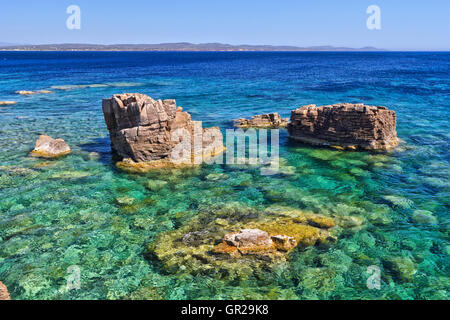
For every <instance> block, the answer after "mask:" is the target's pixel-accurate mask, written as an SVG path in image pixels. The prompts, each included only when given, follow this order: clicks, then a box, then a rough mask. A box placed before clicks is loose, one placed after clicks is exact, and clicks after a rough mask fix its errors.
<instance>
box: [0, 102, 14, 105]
mask: <svg viewBox="0 0 450 320" xmlns="http://www.w3.org/2000/svg"><path fill="white" fill-rule="evenodd" d="M16 103H17V101H0V105H9V104H16Z"/></svg>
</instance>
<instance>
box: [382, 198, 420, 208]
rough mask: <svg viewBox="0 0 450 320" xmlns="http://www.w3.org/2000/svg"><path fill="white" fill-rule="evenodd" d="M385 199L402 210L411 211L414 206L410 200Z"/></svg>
mask: <svg viewBox="0 0 450 320" xmlns="http://www.w3.org/2000/svg"><path fill="white" fill-rule="evenodd" d="M383 199H384V200H386V201H388V202H389V203H390V204H391V205H392V206H393V207H397V208H400V209H409V208H411V207H412V206H413V205H414V202H412V201H411V200H409V199H406V198H403V197H400V196H390V195H388V196H383Z"/></svg>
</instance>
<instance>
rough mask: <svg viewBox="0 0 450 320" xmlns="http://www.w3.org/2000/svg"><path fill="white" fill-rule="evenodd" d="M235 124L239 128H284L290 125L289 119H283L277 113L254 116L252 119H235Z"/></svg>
mask: <svg viewBox="0 0 450 320" xmlns="http://www.w3.org/2000/svg"><path fill="white" fill-rule="evenodd" d="M233 122H234V125H235V126H236V127H239V128H284V127H286V126H287V125H288V123H289V119H287V118H281V116H280V115H279V114H278V113H277V112H275V113H267V114H260V115H256V116H252V117H251V118H250V119H245V118H240V119H235V120H233Z"/></svg>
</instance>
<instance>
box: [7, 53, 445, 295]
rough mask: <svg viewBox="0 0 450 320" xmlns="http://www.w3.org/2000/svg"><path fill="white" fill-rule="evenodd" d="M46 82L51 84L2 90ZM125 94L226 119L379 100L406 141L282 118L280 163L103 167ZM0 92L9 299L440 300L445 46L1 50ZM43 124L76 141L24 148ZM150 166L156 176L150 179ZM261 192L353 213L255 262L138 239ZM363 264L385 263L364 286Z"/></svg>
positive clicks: (263, 200)
mask: <svg viewBox="0 0 450 320" xmlns="http://www.w3.org/2000/svg"><path fill="white" fill-rule="evenodd" d="M44 89H45V90H51V91H52V93H48V94H35V95H30V96H23V95H18V94H16V93H15V92H16V91H17V90H44ZM122 92H140V93H144V94H147V95H149V96H151V97H153V98H155V99H158V98H161V99H167V98H174V99H176V100H177V104H178V105H181V106H182V107H183V108H184V110H185V111H188V112H189V113H191V115H192V117H193V119H195V120H201V121H203V122H204V126H210V125H218V126H220V127H221V128H222V129H226V128H231V124H230V120H231V119H235V118H239V117H249V116H251V115H255V114H261V113H266V112H274V111H277V112H279V113H280V114H281V115H282V116H284V117H288V116H289V114H290V110H292V109H294V108H296V107H298V106H300V105H305V104H311V103H314V104H317V105H322V104H332V103H337V102H352V103H357V102H362V103H366V104H370V105H384V106H387V107H388V108H390V109H393V110H395V111H396V113H397V118H398V122H397V132H398V136H399V138H400V139H402V141H403V142H402V143H401V145H400V146H399V147H398V148H397V149H396V150H395V151H394V152H392V153H389V154H371V153H367V152H357V153H355V152H342V151H337V150H328V149H320V148H312V147H308V146H305V145H301V144H296V143H292V142H290V141H289V140H288V139H287V134H286V132H281V138H280V144H281V151H280V152H281V154H280V155H281V157H282V159H283V162H282V163H283V165H284V166H285V167H286V168H288V169H287V170H288V171H289V172H290V173H289V174H285V175H276V176H272V177H262V176H261V175H260V174H259V170H255V169H254V168H229V167H226V166H205V167H202V168H200V169H198V170H197V169H196V170H192V171H190V172H184V171H183V172H181V173H179V172H178V173H174V172H171V173H161V172H158V173H150V174H147V175H132V174H127V173H124V172H120V171H118V170H117V169H115V167H114V163H113V162H112V160H111V153H110V147H109V139H108V134H107V130H106V127H105V124H104V120H103V115H102V112H101V99H102V98H105V97H109V96H111V95H112V94H114V93H122ZM0 101H16V102H17V103H16V104H13V105H0V150H1V152H0V169H1V170H0V281H2V282H4V283H5V284H6V285H7V286H8V288H9V290H10V291H11V296H12V297H13V298H23V299H33V298H45V299H61V298H64V299H68V298H70V299H80V298H93V299H106V298H108V299H120V298H126V297H134V298H163V299H202V298H203V299H209V298H236V299H244V298H270V299H283V298H287V299H317V298H319V299H344V298H349V299H352V298H353V299H355V298H358V299H359V298H367V299H374V298H385V299H395V298H397V299H432V298H434V299H448V290H449V287H450V278H449V263H448V261H449V254H450V244H449V215H448V213H449V199H450V193H449V191H450V190H449V186H450V182H449V178H450V168H449V160H450V153H449V139H450V127H449V114H450V113H449V107H450V102H449V101H450V53H438V52H436V53H420V52H392V53H388V52H376V53H358V52H352V53H346V52H339V53H326V52H320V53H317V52H305V53H271V52H264V53H257V52H208V53H201V52H198V53H188V52H180V53H176V52H0ZM41 133H46V134H48V135H51V136H54V137H61V138H64V139H65V140H66V142H67V143H68V144H69V145H70V146H71V148H72V150H73V154H71V155H70V156H68V157H65V158H63V159H59V160H56V161H42V160H39V159H35V158H31V157H29V156H28V152H29V151H30V150H31V149H32V148H33V146H34V142H35V140H36V139H37V137H38V135H39V134H41ZM90 152H97V153H99V157H92V156H89V153H90ZM211 173H224V174H225V176H226V178H224V179H223V181H222V180H221V181H219V182H217V181H210V179H208V178H207V177H208V175H209V174H211ZM149 179H150V180H152V179H158V180H163V181H166V182H168V184H167V186H166V187H164V188H163V189H162V190H157V191H155V190H153V191H152V190H149V189H148V188H146V184H147V183H148V180H149ZM243 180H245V181H243ZM244 182H245V183H244ZM123 197H128V198H132V201H134V202H133V203H134V205H126V206H124V205H123V203H121V202H120V201H118V200H117V199H121V198H123ZM273 205H281V206H283V207H291V208H295V209H301V210H305V211H312V212H314V213H320V214H324V215H327V216H330V217H333V218H334V219H336V220H338V219H339V218H342V217H348V216H356V217H358V218H359V219H360V220H361V221H364V222H363V224H362V225H361V226H359V227H358V228H351V230H347V229H345V228H344V229H345V230H339V228H338V230H337V233H338V241H337V242H336V244H334V245H333V246H331V247H329V248H327V249H323V248H316V247H310V248H307V249H304V250H297V251H295V252H293V253H292V254H291V256H290V257H289V260H288V262H287V263H285V264H283V265H282V266H279V267H277V268H278V269H276V270H271V271H267V270H264V271H262V272H263V273H264V274H265V275H264V277H261V276H260V275H259V276H258V272H256V271H255V273H254V274H250V275H249V274H246V275H245V276H243V277H241V278H239V277H238V278H239V279H238V280H236V279H235V278H233V279H232V278H230V277H228V278H227V277H222V278H220V277H217V275H216V274H214V273H213V274H208V273H200V274H198V273H196V272H193V271H192V270H190V269H189V267H188V268H187V269H186V266H183V265H182V263H181V264H180V262H177V264H176V270H177V271H173V270H171V269H170V270H169V268H167V261H159V260H161V259H159V260H158V257H155V256H153V255H151V254H147V250H148V249H147V246H148V245H149V244H151V243H154V242H157V243H160V242H158V241H159V240H158V239H159V237H160V236H161V235H162V233H163V232H167V234H168V235H169V237H170V236H171V235H173V237H175V235H176V234H177V232H179V230H184V229H183V227H186V228H187V229H189V228H190V226H191V225H192V224H194V223H195V221H196V220H195V218H196V217H202V215H205V214H208V215H209V216H211V215H212V216H214V215H215V214H216V211H215V209H214V208H216V206H217V207H220V208H228V206H230V208H231V209H230V211H233V210H235V211H236V212H242V211H245V210H255V211H256V212H262V211H263V210H264V209H265V208H267V207H269V206H273ZM236 207H237V209H236ZM424 216H425V218H426V219H425V220H426V221H424V219H420V217H424ZM189 230H190V229H189ZM172 249H173V250H175V249H177V248H170V247H169V248H167V250H168V252H170V250H172ZM178 249H179V248H178ZM180 250H181V249H180ZM167 259H169V260H170V259H171V258H170V256H169V258H167ZM177 261H178V260H177ZM187 261H188V260H187ZM70 265H77V266H79V267H80V269H81V277H82V283H81V289H79V290H72V291H69V290H67V288H66V278H67V272H66V270H67V268H68V267H69V266H70ZM369 265H375V266H379V267H380V269H381V275H382V284H381V289H380V290H370V289H368V288H367V287H366V279H367V277H368V275H367V274H366V273H365V272H366V269H367V266H369Z"/></svg>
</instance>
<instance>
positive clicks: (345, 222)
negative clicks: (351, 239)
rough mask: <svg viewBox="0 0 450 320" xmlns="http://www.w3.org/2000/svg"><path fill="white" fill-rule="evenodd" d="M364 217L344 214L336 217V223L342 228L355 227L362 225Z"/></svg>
mask: <svg viewBox="0 0 450 320" xmlns="http://www.w3.org/2000/svg"><path fill="white" fill-rule="evenodd" d="M363 223H364V219H363V218H361V217H358V216H344V217H339V218H338V224H339V226H341V227H342V228H346V229H347V228H357V227H360V226H362V225H363Z"/></svg>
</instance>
